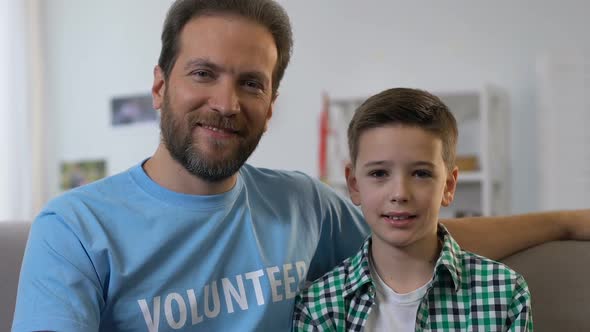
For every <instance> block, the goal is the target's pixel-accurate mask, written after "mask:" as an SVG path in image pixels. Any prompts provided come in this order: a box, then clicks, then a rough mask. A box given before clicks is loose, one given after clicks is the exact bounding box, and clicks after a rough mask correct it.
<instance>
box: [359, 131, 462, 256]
mask: <svg viewBox="0 0 590 332" xmlns="http://www.w3.org/2000/svg"><path fill="white" fill-rule="evenodd" d="M456 177H457V171H456V169H455V170H453V172H449V171H448V169H447V166H446V164H445V162H444V160H443V147H442V141H441V140H440V139H439V138H438V137H437V136H435V135H434V134H432V133H430V132H428V131H426V130H424V129H421V128H418V127H413V126H405V125H399V124H396V125H388V126H384V127H377V128H372V129H368V130H366V131H365V132H363V133H362V134H361V136H360V138H359V142H358V156H357V160H356V163H355V165H354V168H351V169H349V170H347V181H348V185H349V190H350V194H351V198H352V200H353V202H354V203H355V204H357V205H360V206H361V209H362V211H363V214H364V215H365V218H366V220H367V223H368V224H369V226H371V230H372V233H373V246H379V247H383V246H386V247H390V248H391V247H394V248H397V249H402V250H404V251H407V250H411V251H415V250H417V251H418V252H423V251H424V250H426V251H428V248H430V247H431V245H429V244H428V243H430V242H432V243H435V244H436V243H437V242H436V229H437V224H438V213H439V210H440V207H441V205H443V206H446V205H448V204H450V203H451V201H452V199H453V194H454V189H455V183H456Z"/></svg>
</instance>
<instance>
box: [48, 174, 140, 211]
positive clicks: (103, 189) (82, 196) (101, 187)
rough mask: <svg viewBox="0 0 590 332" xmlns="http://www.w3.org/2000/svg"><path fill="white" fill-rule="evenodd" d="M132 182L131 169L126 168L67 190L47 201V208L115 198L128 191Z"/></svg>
mask: <svg viewBox="0 0 590 332" xmlns="http://www.w3.org/2000/svg"><path fill="white" fill-rule="evenodd" d="M131 183H132V180H131V177H130V170H126V171H123V172H121V173H118V174H115V175H111V176H108V177H105V178H103V179H100V180H97V181H94V182H91V183H88V184H85V185H83V186H80V187H76V188H73V189H70V190H67V191H65V192H63V193H61V194H60V195H58V196H57V197H55V198H53V199H51V200H50V201H49V202H48V203H47V205H46V209H58V210H59V209H63V208H64V207H68V206H71V204H75V203H91V202H92V201H103V200H109V199H113V198H114V197H113V196H116V195H120V194H123V193H124V191H128V190H129V189H130V187H131V186H130V184H131ZM122 189H125V190H122Z"/></svg>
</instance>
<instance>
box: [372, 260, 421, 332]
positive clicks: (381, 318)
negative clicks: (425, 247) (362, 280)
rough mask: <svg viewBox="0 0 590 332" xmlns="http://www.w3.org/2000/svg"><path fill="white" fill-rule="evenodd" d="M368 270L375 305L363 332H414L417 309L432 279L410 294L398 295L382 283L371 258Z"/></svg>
mask: <svg viewBox="0 0 590 332" xmlns="http://www.w3.org/2000/svg"><path fill="white" fill-rule="evenodd" d="M369 270H370V271H371V278H372V279H373V281H374V284H375V304H374V305H373V306H372V307H371V311H370V312H369V317H368V318H367V321H366V322H365V328H364V331H396V332H398V331H401V332H406V331H407V332H414V331H416V316H417V314H418V307H419V306H420V302H421V301H422V298H423V297H424V295H426V291H428V286H429V285H430V283H431V282H432V279H430V281H428V282H427V283H426V284H424V285H423V286H421V287H420V288H418V289H416V290H414V291H412V292H409V293H406V294H399V293H396V292H395V291H394V290H393V289H391V288H390V287H389V286H387V284H386V283H385V282H383V280H382V279H381V277H380V276H379V274H378V273H377V271H376V270H375V267H374V265H373V262H372V259H371V258H369Z"/></svg>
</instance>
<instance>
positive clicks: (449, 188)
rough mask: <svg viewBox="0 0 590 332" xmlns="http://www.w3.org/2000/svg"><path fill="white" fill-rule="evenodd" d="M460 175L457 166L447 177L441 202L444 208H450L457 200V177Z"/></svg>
mask: <svg viewBox="0 0 590 332" xmlns="http://www.w3.org/2000/svg"><path fill="white" fill-rule="evenodd" d="M458 175H459V168H458V167H456V166H455V168H453V170H452V171H451V172H450V173H449V174H448V175H447V181H446V182H445V191H444V192H443V197H442V201H441V205H442V206H445V207H446V206H449V205H451V203H452V202H453V199H455V190H456V189H457V176H458Z"/></svg>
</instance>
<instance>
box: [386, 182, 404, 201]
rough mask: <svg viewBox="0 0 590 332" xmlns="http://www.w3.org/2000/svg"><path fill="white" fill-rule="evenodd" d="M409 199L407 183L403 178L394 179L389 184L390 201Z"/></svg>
mask: <svg viewBox="0 0 590 332" xmlns="http://www.w3.org/2000/svg"><path fill="white" fill-rule="evenodd" d="M408 200H409V190H408V184H407V183H406V180H405V179H396V180H394V181H393V184H392V186H391V194H390V201H391V202H395V203H405V202H407V201H408Z"/></svg>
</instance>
